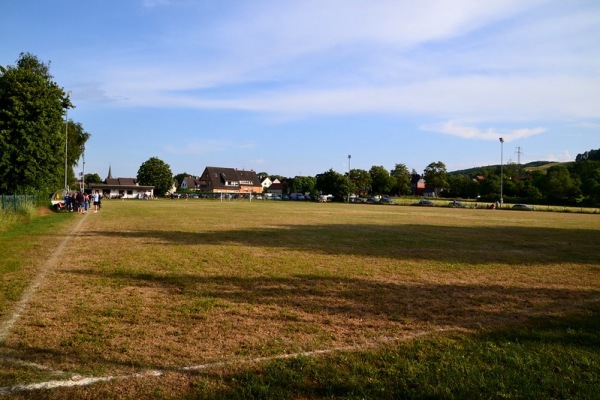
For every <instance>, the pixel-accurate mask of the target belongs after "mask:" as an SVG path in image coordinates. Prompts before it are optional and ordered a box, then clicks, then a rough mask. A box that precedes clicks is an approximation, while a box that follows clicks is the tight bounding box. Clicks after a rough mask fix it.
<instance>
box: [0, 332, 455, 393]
mask: <svg viewBox="0 0 600 400" xmlns="http://www.w3.org/2000/svg"><path fill="white" fill-rule="evenodd" d="M451 330H453V329H445V328H440V329H435V330H433V331H420V332H414V333H410V334H405V335H402V336H401V337H398V338H385V339H384V340H381V341H379V342H373V343H370V344H366V345H363V346H346V347H334V348H331V349H325V350H314V351H306V352H302V353H294V354H279V355H275V356H270V357H258V358H253V359H249V360H232V361H222V362H214V363H209V364H200V365H192V366H188V367H182V368H179V369H174V370H170V372H178V371H179V372H189V371H199V370H205V369H212V368H221V367H226V366H229V365H243V364H255V363H261V362H267V361H274V360H282V359H291V358H297V357H315V356H319V355H323V354H330V353H335V352H345V351H360V350H366V349H370V348H374V347H377V346H379V345H381V344H383V343H389V342H393V341H399V340H409V339H415V338H417V337H421V336H426V335H430V334H432V333H437V332H446V331H451ZM165 374H166V372H165V371H162V370H149V371H143V372H138V373H135V374H131V375H116V376H113V375H108V376H99V377H83V376H81V375H73V376H72V377H71V378H70V379H66V380H54V381H47V382H40V383H31V384H27V385H16V386H12V387H3V388H0V395H3V394H10V393H16V392H24V391H30V390H40V389H56V388H63V387H74V386H88V385H92V384H94V383H97V382H108V381H112V380H125V379H137V378H145V377H152V376H162V375H165Z"/></svg>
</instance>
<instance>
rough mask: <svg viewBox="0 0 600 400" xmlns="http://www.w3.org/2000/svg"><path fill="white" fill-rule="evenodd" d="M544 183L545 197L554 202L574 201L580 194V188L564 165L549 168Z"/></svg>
mask: <svg viewBox="0 0 600 400" xmlns="http://www.w3.org/2000/svg"><path fill="white" fill-rule="evenodd" d="M544 183H545V184H544V189H545V195H546V197H548V198H549V199H552V200H565V199H567V198H570V199H572V198H574V197H575V196H577V195H578V194H579V188H578V187H577V186H576V185H575V183H574V181H573V179H572V178H571V174H570V173H569V170H568V169H567V168H566V167H565V166H563V165H556V166H554V167H550V168H548V171H547V173H546V179H545V182H544Z"/></svg>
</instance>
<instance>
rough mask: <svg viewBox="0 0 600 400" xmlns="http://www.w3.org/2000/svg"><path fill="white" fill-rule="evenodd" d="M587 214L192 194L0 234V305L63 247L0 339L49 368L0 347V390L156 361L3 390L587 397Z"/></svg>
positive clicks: (590, 298) (592, 259)
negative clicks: (55, 384) (84, 383)
mask: <svg viewBox="0 0 600 400" xmlns="http://www.w3.org/2000/svg"><path fill="white" fill-rule="evenodd" d="M82 218H83V224H82V225H81V231H80V232H78V233H73V232H71V233H69V229H68V228H69V227H70V226H75V225H76V224H77V223H78V221H80V220H81V219H82ZM597 218H598V217H597V216H596V215H589V214H588V215H585V214H564V213H535V212H530V213H528V212H516V211H510V210H506V211H502V212H495V211H491V210H473V209H450V208H445V207H444V208H442V207H434V208H420V207H402V206H396V207H394V206H378V205H373V206H371V205H352V204H317V203H295V202H254V201H253V202H252V203H249V202H223V203H221V202H217V201H201V200H190V201H184V200H178V201H168V200H162V201H106V202H104V203H103V209H102V210H101V211H100V212H99V213H98V214H88V215H86V216H81V215H73V214H53V215H51V216H47V217H44V218H39V219H37V220H35V221H32V222H30V223H28V224H22V225H19V226H18V227H15V228H11V229H10V230H9V231H7V232H4V233H2V234H0V239H2V240H1V241H0V246H1V247H0V252H1V253H0V255H1V256H2V257H1V258H2V259H3V260H12V261H11V263H12V267H11V268H13V269H14V270H15V271H18V273H19V274H20V275H18V279H14V277H10V276H9V275H7V273H6V272H3V276H2V277H1V278H2V279H1V280H0V282H3V283H2V284H3V285H5V286H4V287H8V286H9V285H16V284H15V283H14V282H15V281H20V283H19V284H18V285H17V286H14V288H15V289H14V293H13V295H11V299H10V300H5V302H4V303H3V310H2V311H3V314H2V315H3V316H5V315H7V313H8V312H9V311H10V309H11V305H12V304H14V302H15V301H16V299H17V298H18V297H19V296H18V295H19V293H20V291H22V290H23V289H22V288H23V287H25V286H26V283H27V282H28V281H29V280H31V279H32V277H33V276H34V275H35V271H36V270H38V269H39V268H41V266H43V265H44V261H45V260H46V259H47V258H48V254H50V252H52V251H53V250H54V249H55V248H56V245H57V243H59V242H60V241H61V240H63V239H64V238H65V235H70V239H71V240H70V242H69V244H68V246H67V247H66V249H65V252H64V254H63V255H62V256H61V259H63V260H66V261H65V262H64V263H63V262H61V263H60V265H56V266H54V267H53V268H52V271H51V273H49V274H48V276H47V278H46V281H45V282H44V284H43V285H41V286H40V288H39V290H38V292H36V294H35V296H34V297H33V299H32V301H31V304H30V305H29V306H28V308H27V310H26V312H25V313H24V314H23V315H22V316H21V318H20V319H19V322H18V324H17V325H16V326H15V327H14V329H13V331H12V332H11V334H10V335H9V337H8V338H7V340H6V342H5V343H4V344H3V346H2V347H1V352H2V355H3V357H10V358H11V359H19V360H24V361H27V362H30V363H36V364H39V365H43V366H45V367H48V368H50V369H49V370H41V369H38V368H36V367H34V366H27V364H15V363H14V362H11V361H8V360H4V361H1V360H2V359H0V387H6V386H10V385H13V384H15V383H22V384H26V383H32V382H41V381H45V380H48V379H50V378H49V376H50V377H52V379H68V378H69V377H70V376H72V375H73V374H81V375H86V376H108V375H111V376H115V375H125V376H129V375H131V374H136V373H140V372H144V371H148V370H155V369H158V370H161V371H163V372H164V375H163V376H161V377H147V378H136V379H125V380H116V381H110V382H107V383H97V384H94V385H92V386H90V387H84V388H70V389H67V388H62V389H55V390H51V391H34V392H24V393H21V394H19V395H18V396H21V397H23V398H39V397H40V396H43V397H47V398H64V397H71V398H80V397H81V398H86V397H87V398H90V397H93V398H119V397H120V398H140V397H144V398H146V397H155V398H323V397H326V398H327V397H330V398H402V397H405V398H482V397H483V398H486V397H488V398H593V396H591V395H590V393H592V392H591V388H593V387H594V385H595V384H596V383H597V378H596V377H597V376H599V374H598V372H600V371H599V370H598V369H599V366H598V364H599V356H598V354H597V353H598V351H597V350H598V349H597V343H598V333H597V332H598V322H597V321H598V320H599V319H598V317H599V315H598V314H599V304H600V279H599V273H600V254H599V253H598V251H597V243H599V242H600V225H599V224H598V219H597ZM5 243H6V244H5ZM3 263H4V261H3ZM7 265H8V264H7ZM26 266H29V267H28V268H26ZM3 271H4V270H3ZM594 343H596V344H595V345H594ZM335 349H338V350H335ZM323 350H324V351H326V353H324V354H321V351H323ZM311 351H312V352H317V354H316V355H315V356H313V357H306V356H301V357H294V358H290V359H280V357H281V356H282V355H285V354H302V353H304V352H311ZM256 359H263V361H261V362H256V361H253V360H256ZM198 365H205V366H206V367H205V368H201V369H192V370H185V369H184V368H185V367H190V366H198ZM49 371H50V372H49ZM52 371H53V372H52ZM576 376H581V377H585V379H574V378H573V377H576ZM571 378H573V379H571ZM594 379H596V380H594Z"/></svg>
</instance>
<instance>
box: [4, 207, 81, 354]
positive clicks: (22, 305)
mask: <svg viewBox="0 0 600 400" xmlns="http://www.w3.org/2000/svg"><path fill="white" fill-rule="evenodd" d="M85 215H86V216H87V214H85ZM83 220H84V218H81V219H80V220H79V222H77V224H76V225H75V228H74V229H73V231H72V233H71V234H67V235H65V238H64V239H63V240H62V242H60V244H59V245H58V247H57V248H56V250H54V253H52V255H51V256H50V258H49V259H48V260H47V261H46V263H45V264H44V265H43V266H42V268H41V269H40V271H39V272H38V274H37V276H36V277H35V278H34V279H33V281H32V282H31V283H30V284H29V287H27V289H26V290H25V291H24V292H23V296H22V297H21V300H19V302H18V303H17V304H16V306H15V308H14V310H13V312H12V314H11V315H10V317H9V318H8V319H7V320H6V321H2V323H1V324H0V345H2V344H4V342H5V341H6V338H7V337H8V335H9V334H10V332H11V331H12V328H13V327H14V325H15V324H16V323H17V321H18V320H19V318H20V317H21V313H22V312H23V311H24V310H25V309H26V308H27V306H28V305H29V303H30V301H31V298H32V297H33V295H34V294H35V292H36V291H37V290H38V288H39V287H40V285H41V284H42V282H43V281H44V279H45V278H46V275H48V272H50V270H51V269H52V268H53V267H54V265H55V264H56V262H57V261H58V260H60V256H61V255H62V253H63V251H64V250H65V247H67V244H68V243H69V241H70V240H71V238H72V237H73V236H74V235H73V234H75V235H77V234H78V232H79V228H80V227H81V224H82V223H83Z"/></svg>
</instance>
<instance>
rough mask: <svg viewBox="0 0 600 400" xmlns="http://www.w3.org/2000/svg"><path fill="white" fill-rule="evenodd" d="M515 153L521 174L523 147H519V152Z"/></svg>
mask: <svg viewBox="0 0 600 400" xmlns="http://www.w3.org/2000/svg"><path fill="white" fill-rule="evenodd" d="M515 153H517V168H518V170H519V174H520V173H521V155H523V151H522V149H521V147H520V146H519V147H517V151H515Z"/></svg>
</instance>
